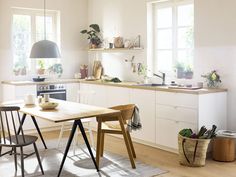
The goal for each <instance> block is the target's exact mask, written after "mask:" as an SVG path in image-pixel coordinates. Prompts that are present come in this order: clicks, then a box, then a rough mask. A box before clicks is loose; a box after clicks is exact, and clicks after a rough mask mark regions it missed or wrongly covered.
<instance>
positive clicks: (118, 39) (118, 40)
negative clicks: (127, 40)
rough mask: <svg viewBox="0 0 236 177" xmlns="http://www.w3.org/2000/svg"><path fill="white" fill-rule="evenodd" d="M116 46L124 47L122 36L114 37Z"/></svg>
mask: <svg viewBox="0 0 236 177" xmlns="http://www.w3.org/2000/svg"><path fill="white" fill-rule="evenodd" d="M114 47H115V48H124V42H123V38H122V37H115V38H114Z"/></svg>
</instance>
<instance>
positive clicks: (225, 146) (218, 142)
mask: <svg viewBox="0 0 236 177" xmlns="http://www.w3.org/2000/svg"><path fill="white" fill-rule="evenodd" d="M234 140H235V139H234V138H227V137H216V138H214V139H213V159H214V160H216V161H221V162H232V161H234V160H235V143H234Z"/></svg>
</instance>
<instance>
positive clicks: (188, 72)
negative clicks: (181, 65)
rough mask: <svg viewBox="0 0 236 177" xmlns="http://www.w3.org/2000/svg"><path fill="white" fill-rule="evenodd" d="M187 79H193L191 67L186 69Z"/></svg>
mask: <svg viewBox="0 0 236 177" xmlns="http://www.w3.org/2000/svg"><path fill="white" fill-rule="evenodd" d="M185 78H186V79H192V78H193V69H192V67H191V66H190V65H189V66H187V67H186V69H185Z"/></svg>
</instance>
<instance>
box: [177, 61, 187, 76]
mask: <svg viewBox="0 0 236 177" xmlns="http://www.w3.org/2000/svg"><path fill="white" fill-rule="evenodd" d="M175 68H176V73H177V78H178V79H182V78H184V77H185V71H184V69H185V67H184V64H183V63H181V62H177V64H176V66H175Z"/></svg>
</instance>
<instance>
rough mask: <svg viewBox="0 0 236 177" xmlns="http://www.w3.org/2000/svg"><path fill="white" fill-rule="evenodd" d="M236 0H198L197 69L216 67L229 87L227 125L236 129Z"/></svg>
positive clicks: (196, 18)
mask: <svg viewBox="0 0 236 177" xmlns="http://www.w3.org/2000/svg"><path fill="white" fill-rule="evenodd" d="M235 7H236V1H235V0H227V1H224V0H195V48H196V50H195V65H194V66H195V72H196V73H197V75H196V76H197V78H199V77H200V75H201V74H202V73H206V72H208V71H210V70H213V69H217V70H218V71H219V73H220V74H221V75H222V81H223V86H224V87H226V88H228V89H229V91H228V128H229V129H233V130H236V109H235V105H236V70H235V68H236V19H235V16H236V11H235Z"/></svg>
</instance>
